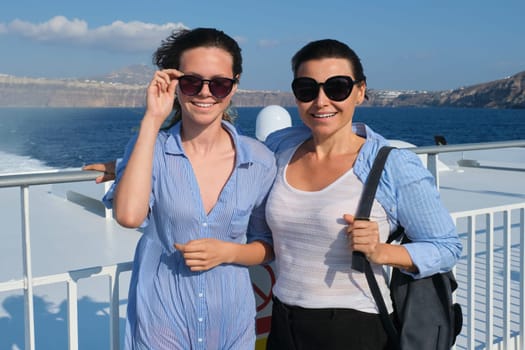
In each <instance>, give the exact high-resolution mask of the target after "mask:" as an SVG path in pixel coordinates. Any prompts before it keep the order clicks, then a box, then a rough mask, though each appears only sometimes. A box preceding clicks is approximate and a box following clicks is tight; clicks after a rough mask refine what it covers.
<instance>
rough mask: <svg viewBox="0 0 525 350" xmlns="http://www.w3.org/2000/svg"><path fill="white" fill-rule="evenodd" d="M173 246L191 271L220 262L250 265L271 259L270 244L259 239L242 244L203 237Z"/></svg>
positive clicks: (209, 267) (203, 268)
mask: <svg viewBox="0 0 525 350" xmlns="http://www.w3.org/2000/svg"><path fill="white" fill-rule="evenodd" d="M173 246H174V247H175V249H177V250H179V251H180V252H181V253H182V254H183V256H184V260H185V261H186V265H188V267H189V268H190V269H191V270H192V271H206V270H209V269H212V268H214V267H215V266H217V265H220V264H237V265H243V266H252V265H258V264H262V263H264V262H268V261H270V260H271V259H273V249H272V246H271V245H269V244H268V243H265V242H261V241H254V242H251V243H247V244H242V243H233V242H226V241H221V240H218V239H214V238H203V239H196V240H192V241H189V242H188V243H186V244H179V243H175V244H174V245H173Z"/></svg>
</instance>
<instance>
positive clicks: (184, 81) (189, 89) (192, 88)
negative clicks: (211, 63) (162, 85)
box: [179, 75, 203, 96]
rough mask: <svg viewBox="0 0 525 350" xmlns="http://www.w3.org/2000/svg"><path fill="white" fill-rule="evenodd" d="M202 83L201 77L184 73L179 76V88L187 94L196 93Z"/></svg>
mask: <svg viewBox="0 0 525 350" xmlns="http://www.w3.org/2000/svg"><path fill="white" fill-rule="evenodd" d="M202 84H203V82H202V79H199V78H197V77H192V76H191V75H184V76H182V77H180V78H179V86H180V90H181V91H182V93H183V94H185V95H188V96H193V95H197V94H198V93H199V91H201V89H202Z"/></svg>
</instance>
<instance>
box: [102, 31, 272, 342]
mask: <svg viewBox="0 0 525 350" xmlns="http://www.w3.org/2000/svg"><path fill="white" fill-rule="evenodd" d="M154 61H155V63H156V64H157V66H158V67H159V68H160V70H159V71H157V72H156V73H155V76H154V77H153V79H152V81H151V83H150V84H149V86H148V88H147V106H146V111H145V114H144V117H143V119H142V122H141V126H140V130H139V132H138V136H137V137H136V139H134V140H132V142H130V145H128V148H127V150H126V152H125V155H124V157H123V160H122V161H121V162H119V165H118V167H117V176H116V181H115V183H114V184H113V186H112V188H111V189H110V190H109V191H108V193H107V194H106V196H105V198H104V200H105V202H106V203H107V205H112V206H113V209H114V214H115V217H116V220H117V221H118V222H119V223H120V224H121V225H123V226H125V227H133V228H134V227H139V226H142V227H144V234H143V236H142V237H141V239H140V241H139V242H138V245H137V249H136V252H135V258H134V262H133V272H132V277H131V283H130V291H129V300H128V314H127V326H126V343H125V348H126V349H181V350H187V349H242V350H244V349H253V348H254V346H255V322H254V320H255V314H256V309H255V298H254V295H253V290H252V286H251V282H250V276H249V273H248V269H247V266H248V265H255V264H260V263H263V262H265V261H268V260H269V259H271V258H272V257H273V253H272V248H271V244H272V239H271V233H270V231H269V229H268V226H267V225H266V221H265V202H266V197H267V194H268V191H269V189H270V186H271V184H272V182H273V180H274V177H275V172H276V168H275V158H274V157H273V154H272V153H271V152H270V151H269V150H268V149H267V148H266V147H265V146H264V145H262V144H261V143H260V142H258V141H255V140H253V139H251V138H247V137H244V136H240V135H238V134H237V132H236V130H235V128H234V127H233V126H232V124H230V123H229V122H228V121H229V120H230V117H231V115H230V114H229V112H228V107H229V106H230V102H231V98H232V95H233V94H234V93H235V91H236V89H237V84H238V81H239V78H240V74H241V71H242V66H241V63H242V59H241V50H240V48H239V46H238V45H237V43H236V42H235V41H234V40H233V39H232V38H231V37H229V36H227V35H226V34H225V33H223V32H222V31H218V30H215V29H207V28H198V29H194V30H183V31H180V32H176V33H174V34H172V35H171V36H170V37H168V38H167V39H166V40H165V41H164V42H163V43H162V45H161V46H160V48H159V49H158V50H157V51H156V52H155V54H154ZM172 110H173V111H174V118H173V120H172V122H171V123H169V126H168V127H167V128H161V126H162V125H163V123H164V122H165V120H166V119H167V117H168V116H169V115H170V114H171V113H172Z"/></svg>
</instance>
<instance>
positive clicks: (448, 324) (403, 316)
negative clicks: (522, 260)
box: [352, 146, 463, 350]
mask: <svg viewBox="0 0 525 350" xmlns="http://www.w3.org/2000/svg"><path fill="white" fill-rule="evenodd" d="M392 148H393V147H387V146H385V147H383V148H381V149H380V150H379V152H378V154H377V156H376V159H375V161H374V165H373V166H372V170H371V171H370V174H369V175H368V178H367V180H366V183H365V187H364V190H363V194H362V195H361V201H360V203H359V207H358V209H357V212H356V218H358V219H364V220H368V217H369V215H370V210H371V208H372V203H373V200H374V198H375V193H376V189H377V185H378V183H379V178H380V177H381V173H382V171H383V167H384V164H385V162H386V158H387V157H388V154H389V153H390V151H391V150H392ZM401 238H402V241H401V243H402V244H403V243H407V242H409V240H408V238H407V237H406V235H405V232H404V229H403V227H401V226H400V227H399V228H398V229H397V230H396V231H395V232H393V233H392V234H391V235H390V236H389V238H388V240H387V243H391V242H392V241H393V240H397V239H401ZM352 268H354V269H356V270H358V271H360V272H364V273H365V274H366V279H367V281H368V285H369V286H370V291H371V292H372V295H373V296H374V300H375V301H376V304H377V306H378V309H379V313H380V317H381V321H382V323H383V326H384V327H385V330H386V332H387V334H388V337H389V340H390V343H391V346H392V347H393V348H394V349H402V350H422V349H437V350H445V349H450V348H451V347H452V346H453V345H454V343H455V341H456V337H457V335H458V334H459V333H460V332H461V328H462V326H463V314H462V311H461V306H460V305H459V304H457V303H453V299H452V293H453V292H454V290H456V288H457V283H456V279H455V277H454V274H453V273H452V271H449V272H446V273H437V274H435V275H432V276H429V277H426V278H421V279H414V278H412V277H411V276H409V275H407V274H405V273H403V272H401V271H399V269H397V268H393V269H392V276H391V279H390V296H391V298H392V303H393V305H394V320H392V319H391V318H390V317H389V315H388V310H387V308H386V305H385V302H384V300H383V297H382V295H381V292H380V290H379V286H378V285H377V281H376V279H375V276H374V273H373V272H372V268H371V266H370V263H369V262H368V260H367V259H366V258H365V257H364V255H363V254H362V253H361V252H354V254H353V257H352Z"/></svg>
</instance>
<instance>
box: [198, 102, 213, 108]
mask: <svg viewBox="0 0 525 350" xmlns="http://www.w3.org/2000/svg"><path fill="white" fill-rule="evenodd" d="M193 104H194V105H195V106H197V107H201V108H209V107H211V106H213V105H214V103H203V102H193Z"/></svg>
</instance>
